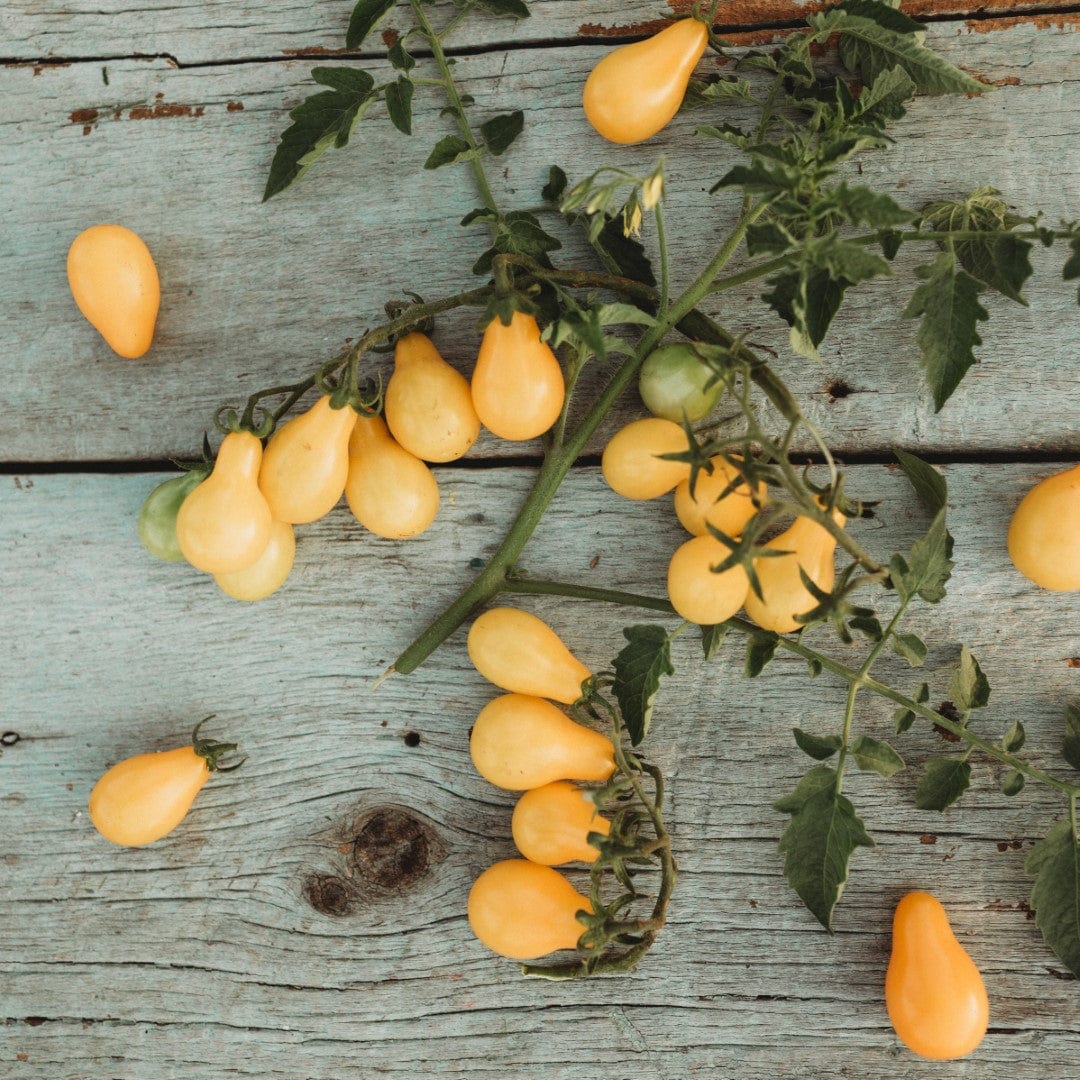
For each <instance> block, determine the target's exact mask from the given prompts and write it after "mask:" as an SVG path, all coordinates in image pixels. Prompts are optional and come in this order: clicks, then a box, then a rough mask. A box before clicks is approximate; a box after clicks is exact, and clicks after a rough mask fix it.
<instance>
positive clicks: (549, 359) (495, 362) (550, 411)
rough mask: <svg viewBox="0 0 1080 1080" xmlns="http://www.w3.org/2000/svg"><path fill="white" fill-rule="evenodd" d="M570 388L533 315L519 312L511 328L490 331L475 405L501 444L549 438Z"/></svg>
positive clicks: (476, 374)
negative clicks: (502, 441) (546, 436)
mask: <svg viewBox="0 0 1080 1080" xmlns="http://www.w3.org/2000/svg"><path fill="white" fill-rule="evenodd" d="M565 397H566V384H565V382H564V380H563V373H562V368H561V367H559V361H558V358H557V357H556V356H555V354H554V353H553V352H552V351H551V348H550V347H549V346H548V344H547V342H545V341H542V340H541V338H540V328H539V327H538V326H537V325H536V320H535V319H534V318H533V317H532V316H531V315H526V314H525V313H524V312H521V311H515V312H514V314H513V316H512V318H511V320H510V325H509V326H504V325H503V323H502V321H501V320H500V319H497V318H496V319H492V320H491V322H489V323H488V324H487V327H486V328H485V329H484V337H483V340H482V341H481V342H480V353H479V355H478V356H477V359H476V367H475V369H474V370H473V377H472V400H473V406H474V407H475V408H476V415H477V416H479V417H480V420H481V422H482V423H483V425H484V426H485V427H486V428H487V429H488V431H490V432H492V434H494V435H498V436H499V438H500V439H509V440H511V441H514V442H521V441H523V440H525V439H535V438H537V437H538V436H540V435H543V434H544V432H545V431H547V430H548V428H550V427H551V425H552V424H554V423H555V421H556V420H558V418H559V413H560V412H561V411H562V407H563V400H564V399H565Z"/></svg>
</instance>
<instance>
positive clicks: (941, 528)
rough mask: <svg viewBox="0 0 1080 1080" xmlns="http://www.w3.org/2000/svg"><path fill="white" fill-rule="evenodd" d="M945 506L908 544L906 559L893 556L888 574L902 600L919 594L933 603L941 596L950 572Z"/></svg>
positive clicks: (948, 537) (950, 542) (950, 538)
mask: <svg viewBox="0 0 1080 1080" xmlns="http://www.w3.org/2000/svg"><path fill="white" fill-rule="evenodd" d="M945 513H946V511H945V509H944V508H942V509H941V510H939V511H938V512H937V514H936V515H935V516H934V520H933V522H931V524H930V528H929V529H927V531H926V534H925V535H924V536H922V537H921V538H920V539H918V540H916V541H915V543H914V544H912V545H911V552H910V553H909V555H908V558H907V559H904V558H902V557H901V556H899V555H894V556H893V558H892V560H891V561H890V563H889V576H890V577H891V579H892V583H893V587H894V588H895V589H896V592H897V594H898V595H899V596H900V598H901V599H902V600H910V599H911V597H913V596H916V595H918V596H921V597H922V598H923V599H924V600H925V601H926V602H927V603H929V604H936V603H938V602H939V601H940V600H942V599H944V597H945V585H946V583H947V582H948V580H949V576H950V575H951V574H952V567H953V564H952V559H951V558H950V556H951V555H952V537H951V536H950V535H949V531H948V529H946V528H945Z"/></svg>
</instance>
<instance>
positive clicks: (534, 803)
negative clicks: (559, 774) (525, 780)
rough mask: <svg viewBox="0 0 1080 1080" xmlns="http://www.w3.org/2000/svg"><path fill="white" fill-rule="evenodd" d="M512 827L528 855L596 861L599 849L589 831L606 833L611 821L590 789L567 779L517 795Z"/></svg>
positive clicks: (553, 862) (541, 859) (545, 860)
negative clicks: (598, 806)
mask: <svg viewBox="0 0 1080 1080" xmlns="http://www.w3.org/2000/svg"><path fill="white" fill-rule="evenodd" d="M510 831H511V833H512V834H513V837H514V843H515V844H517V849H518V851H520V852H521V854H522V855H524V856H525V858H526V859H531V860H532V861H533V862H537V863H542V864H543V865H544V866H558V865H559V864H561V863H566V862H590V863H591V862H596V860H597V858H598V857H599V855H600V849H599V848H598V847H596V846H595V845H593V844H590V843H589V833H600V834H601V835H603V836H607V835H608V834H609V833H610V832H611V822H610V821H608V819H607V818H606V817H602V816H601V814H600V813H599V811H598V810H597V809H596V803H594V802H593V800H592V798H591V797H590V795H589V792H587V791H582V789H581V788H579V787H577V785H575V784H571V783H568V782H567V781H566V780H555V781H553V782H552V783H550V784H544V785H543V786H542V787H538V788H532V789H531V790H530V791H526V792H525V793H524V794H523V795H522V796H521V798H520V799H518V801H517V805H516V806H515V807H514V815H513V817H512V818H511V819H510Z"/></svg>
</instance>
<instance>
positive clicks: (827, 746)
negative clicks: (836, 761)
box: [791, 728, 844, 761]
mask: <svg viewBox="0 0 1080 1080" xmlns="http://www.w3.org/2000/svg"><path fill="white" fill-rule="evenodd" d="M791 733H792V734H793V735H794V736H795V744H796V746H798V748H799V749H800V750H801V751H802V752H803V753H804V754H809V755H810V757H812V758H813V759H814V760H815V761H824V760H825V759H826V758H831V757H832V756H833V754H835V753H836V752H837V750H839V749H840V747H841V746H843V744H844V740H843V739H841V738H840V736H839V735H811V734H809V733H808V732H805V731H803V730H802V728H792V729H791Z"/></svg>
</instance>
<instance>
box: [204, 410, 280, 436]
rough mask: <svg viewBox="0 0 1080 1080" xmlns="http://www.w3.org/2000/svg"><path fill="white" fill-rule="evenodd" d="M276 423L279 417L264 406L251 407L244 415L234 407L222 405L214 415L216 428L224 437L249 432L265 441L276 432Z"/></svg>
mask: <svg viewBox="0 0 1080 1080" xmlns="http://www.w3.org/2000/svg"><path fill="white" fill-rule="evenodd" d="M256 414H257V415H256ZM276 423H277V417H275V416H274V414H273V413H272V412H270V410H269V409H266V408H264V407H263V406H262V405H257V406H251V405H249V406H248V408H246V409H245V410H244V411H243V413H241V412H240V410H239V409H237V408H236V407H235V406H233V405H222V406H221V408H220V409H218V411H217V412H216V413H214V427H216V428H217V429H218V431H220V432H221V434H222V435H234V434H237V433H238V432H241V431H247V432H250V433H251V434H252V435H254V436H255V438H256V439H265V438H267V436H269V435H270V434H271V432H272V431H273V430H274V426H275V424H276Z"/></svg>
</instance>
